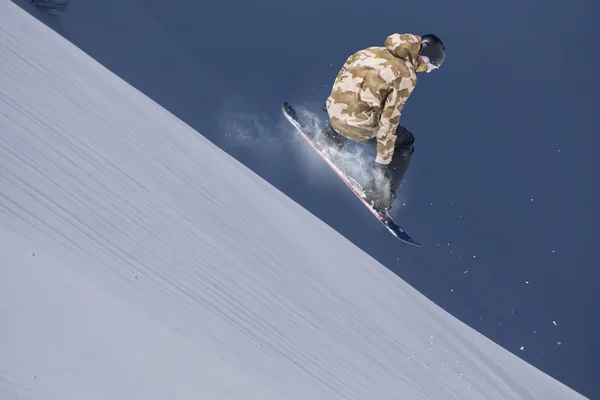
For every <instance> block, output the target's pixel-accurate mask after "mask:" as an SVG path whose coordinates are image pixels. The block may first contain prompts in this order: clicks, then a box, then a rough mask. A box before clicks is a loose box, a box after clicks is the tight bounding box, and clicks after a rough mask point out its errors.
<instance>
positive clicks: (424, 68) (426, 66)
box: [417, 56, 439, 73]
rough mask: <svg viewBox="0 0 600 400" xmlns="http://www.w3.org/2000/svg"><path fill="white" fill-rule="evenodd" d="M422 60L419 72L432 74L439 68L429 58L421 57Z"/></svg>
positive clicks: (418, 68)
mask: <svg viewBox="0 0 600 400" xmlns="http://www.w3.org/2000/svg"><path fill="white" fill-rule="evenodd" d="M420 59H421V62H420V63H419V66H418V67H417V72H427V73H430V72H431V71H433V70H434V69H438V68H439V67H438V66H437V65H435V64H433V63H432V62H431V61H429V57H427V56H421V57H420Z"/></svg>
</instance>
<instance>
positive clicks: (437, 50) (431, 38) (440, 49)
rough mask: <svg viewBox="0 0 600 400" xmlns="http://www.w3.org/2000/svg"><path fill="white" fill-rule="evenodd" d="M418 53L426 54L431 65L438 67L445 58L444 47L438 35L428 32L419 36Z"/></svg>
mask: <svg viewBox="0 0 600 400" xmlns="http://www.w3.org/2000/svg"><path fill="white" fill-rule="evenodd" d="M419 55H421V56H426V57H427V58H429V61H430V62H431V63H432V64H433V65H435V66H437V67H439V66H441V65H442V63H443V62H444V59H445V58H446V47H445V46H444V43H442V41H441V40H440V38H439V37H437V36H435V35H433V34H431V33H428V34H427V35H423V36H421V51H420V52H419Z"/></svg>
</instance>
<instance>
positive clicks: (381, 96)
mask: <svg viewBox="0 0 600 400" xmlns="http://www.w3.org/2000/svg"><path fill="white" fill-rule="evenodd" d="M445 57H446V49H445V47H444V44H443V43H442V41H441V40H440V39H439V38H438V37H437V36H435V35H433V34H427V35H423V36H418V35H413V34H398V33H395V34H392V35H390V36H389V37H388V38H387V39H386V41H385V47H369V48H366V49H364V50H360V51H358V52H356V53H354V54H353V55H351V56H350V57H349V58H348V59H347V60H346V62H345V63H344V66H343V67H342V69H341V70H340V71H339V73H338V74H337V77H336V79H335V82H334V84H333V88H332V90H331V95H330V96H329V97H328V98H327V102H326V104H325V109H326V111H327V113H328V116H329V121H328V123H327V125H326V127H325V129H324V130H323V132H322V135H321V136H322V138H323V139H324V141H325V145H326V146H328V147H332V148H333V149H335V150H337V151H339V150H341V149H342V148H343V147H344V145H345V143H346V140H347V139H350V140H354V141H359V142H369V143H373V144H376V146H377V156H376V159H375V168H374V171H373V178H372V180H371V182H370V183H369V184H368V185H366V186H365V194H366V196H367V197H366V200H367V202H368V203H370V204H371V205H372V207H373V208H374V209H375V210H376V211H378V212H380V213H387V212H389V210H390V209H391V207H392V204H393V201H394V199H395V198H396V191H397V190H398V188H399V187H400V183H401V181H402V178H403V177H404V174H405V173H406V170H407V169H408V165H409V163H410V159H411V157H412V154H413V152H414V137H413V135H412V133H411V132H409V131H408V130H407V129H406V128H404V127H402V126H400V125H399V122H400V113H401V111H402V108H403V107H404V104H405V103H406V100H407V99H408V97H409V96H410V94H411V93H412V91H413V90H414V88H415V85H416V83H417V76H416V72H427V73H429V72H431V71H433V70H434V69H437V68H439V67H440V66H441V65H442V63H443V62H444V59H445Z"/></svg>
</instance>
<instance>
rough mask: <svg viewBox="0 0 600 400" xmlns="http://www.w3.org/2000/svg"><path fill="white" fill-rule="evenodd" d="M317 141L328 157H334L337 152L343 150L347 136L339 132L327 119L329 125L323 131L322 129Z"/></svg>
mask: <svg viewBox="0 0 600 400" xmlns="http://www.w3.org/2000/svg"><path fill="white" fill-rule="evenodd" d="M317 142H318V144H319V146H320V147H321V148H322V149H323V152H325V153H326V154H327V155H328V158H330V159H332V158H333V157H335V155H336V154H338V153H339V152H340V151H342V149H343V148H344V146H345V145H346V138H345V137H344V136H342V135H340V134H339V133H337V132H336V131H335V129H333V127H332V126H331V124H330V123H329V121H327V125H325V128H324V129H323V131H321V134H320V135H319V138H318V140H317Z"/></svg>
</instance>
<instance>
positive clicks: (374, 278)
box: [0, 0, 583, 400]
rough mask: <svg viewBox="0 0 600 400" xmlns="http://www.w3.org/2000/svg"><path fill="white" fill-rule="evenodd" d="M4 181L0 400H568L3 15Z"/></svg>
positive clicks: (33, 25)
mask: <svg viewBox="0 0 600 400" xmlns="http://www.w3.org/2000/svg"><path fill="white" fill-rule="evenodd" d="M0 167H1V168H0V399H2V400H4V399H7V400H12V399H19V400H29V399H36V400H37V399H40V400H41V399H44V400H54V399H56V400H67V399H78V400H79V399H87V400H93V399H111V400H116V399H144V400H152V399H244V400H254V399H302V400H306V399H311V400H321V399H327V400H330V399H345V400H350V399H357V400H358V399H360V400H365V399H377V400H382V399H544V400H547V399H571V398H583V397H581V396H580V395H579V394H577V393H576V392H574V391H572V390H570V389H569V388H567V387H566V386H564V385H563V384H561V383H559V382H557V381H556V380H554V379H552V378H551V377H549V376H547V375H545V374H543V373H542V372H540V371H539V370H537V369H535V368H533V367H532V366H530V365H529V364H527V363H525V362H523V361H522V360H520V359H519V358H517V357H516V356H514V355H512V354H510V353H509V352H508V351H506V350H504V349H502V348H500V347H499V346H497V345H496V344H494V343H492V342H491V341H489V340H487V339H486V338H485V337H483V336H482V335H480V334H478V333H476V332H475V331H474V330H472V329H470V328H469V327H467V326H466V325H464V324H462V323H461V322H459V321H458V320H457V319H455V318H453V317H452V316H450V315H449V314H447V313H446V312H444V311H443V310H441V309H440V308H439V307H437V306H435V305H434V304H432V303H431V302H430V301H429V300H427V299H426V298H425V297H424V296H422V295H421V294H420V293H418V292H417V291H415V290H414V289H413V288H411V287H410V286H409V285H407V284H406V283H405V282H404V281H402V280H401V279H399V278H398V277H397V276H395V275H394V274H393V273H391V272H390V271H388V270H387V269H386V268H385V267H384V266H382V265H381V264H379V263H377V262H376V261H375V260H373V259H372V258H371V257H369V256H367V255H366V254H365V253H364V252H362V251H361V250H360V249H358V248H357V247H356V246H354V245H353V244H351V243H350V242H349V241H347V240H346V239H345V238H343V237H342V236H340V235H339V234H338V233H337V232H335V231H334V230H333V229H331V228H330V227H328V226H327V225H325V224H324V223H323V222H321V221H320V220H318V219H317V218H316V217H314V216H313V215H311V214H310V213H308V212H307V211H306V210H305V209H303V208H302V207H300V206H299V205H298V204H296V203H294V202H293V201H291V200H290V199H289V198H287V197H286V196H285V195H283V194H282V193H281V192H279V191H278V190H276V189H275V188H273V187H272V186H271V185H269V184H268V183H266V182H265V181H264V180H263V179H261V178H260V177H258V176H257V175H256V174H254V173H252V172H251V171H250V170H249V169H247V168H246V167H244V166H243V165H241V164H240V163H239V162H237V161H236V160H234V159H233V158H231V157H230V156H228V155H227V154H225V153H224V152H222V151H221V150H219V149H218V148H217V147H215V146H214V145H212V144H211V143H210V142H209V141H208V140H206V139H205V138H203V137H202V136H201V135H200V134H198V133H197V132H195V131H194V130H193V129H191V128H190V127H188V126H187V125H185V124H184V123H182V122H181V121H180V120H178V119H177V118H175V117H174V116H173V115H171V114H170V113H169V112H167V111H166V110H164V109H163V108H161V107H160V106H158V105H157V104H156V103H154V102H153V101H152V100H150V99H149V98H147V97H146V96H144V95H143V94H141V93H140V92H138V91H136V90H135V89H134V88H132V87H131V86H130V85H128V84H127V83H126V82H123V81H122V80H121V79H119V78H118V77H116V76H115V75H114V74H112V73H111V72H110V71H108V70H107V69H106V68H104V67H102V66H101V65H99V64H98V63H97V62H95V61H94V60H93V59H91V58H90V57H88V56H87V55H86V54H84V53H83V52H82V51H80V50H79V49H77V48H76V47H74V46H73V45H72V44H70V43H69V42H67V41H66V40H64V39H63V38H62V37H60V36H59V35H57V34H55V33H54V32H53V31H51V30H50V29H48V28H47V27H45V26H44V25H43V24H41V23H39V22H38V21H37V20H35V19H34V18H32V17H31V16H29V15H28V14H26V13H25V12H24V11H22V10H21V9H20V8H18V7H17V6H16V5H14V4H13V3H11V2H10V1H8V0H0ZM365 212H366V211H365ZM382 229H383V228H382ZM398 245H399V246H400V245H401V244H398Z"/></svg>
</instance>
